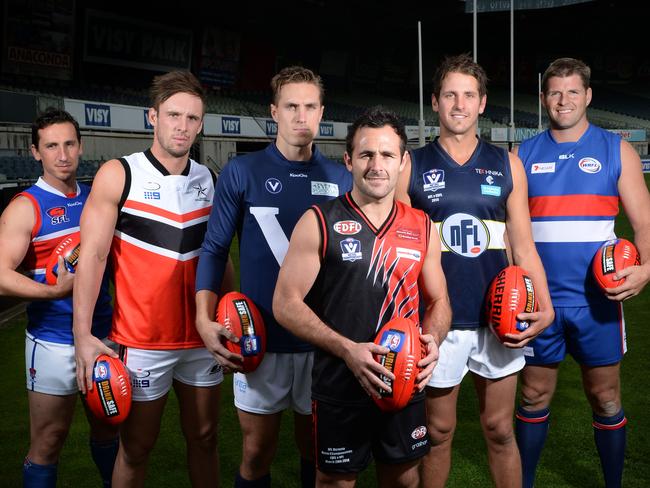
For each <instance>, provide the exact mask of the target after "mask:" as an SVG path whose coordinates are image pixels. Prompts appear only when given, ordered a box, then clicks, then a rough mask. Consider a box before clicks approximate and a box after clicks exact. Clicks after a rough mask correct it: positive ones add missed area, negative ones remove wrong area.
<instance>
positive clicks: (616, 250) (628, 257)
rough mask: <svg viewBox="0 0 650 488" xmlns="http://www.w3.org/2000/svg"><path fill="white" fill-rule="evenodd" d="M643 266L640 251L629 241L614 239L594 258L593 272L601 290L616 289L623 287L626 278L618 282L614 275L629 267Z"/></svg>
mask: <svg viewBox="0 0 650 488" xmlns="http://www.w3.org/2000/svg"><path fill="white" fill-rule="evenodd" d="M639 264H641V260H640V257H639V251H637V249H636V247H635V246H634V244H632V243H631V242H630V241H628V240H627V239H612V240H611V241H607V242H605V243H604V244H603V245H602V246H600V248H599V249H598V251H597V252H596V255H595V256H594V261H593V264H592V271H593V273H594V278H595V279H596V283H598V285H599V286H600V287H601V288H603V289H604V288H614V287H616V286H619V285H622V284H623V282H624V281H625V278H623V279H622V280H617V279H615V278H614V275H616V273H617V272H618V271H621V270H623V269H625V268H627V267H628V266H638V265H639Z"/></svg>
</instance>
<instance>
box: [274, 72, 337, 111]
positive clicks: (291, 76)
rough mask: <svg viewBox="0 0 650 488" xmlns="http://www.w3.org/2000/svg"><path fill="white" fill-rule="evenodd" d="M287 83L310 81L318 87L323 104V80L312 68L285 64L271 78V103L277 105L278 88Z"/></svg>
mask: <svg viewBox="0 0 650 488" xmlns="http://www.w3.org/2000/svg"><path fill="white" fill-rule="evenodd" d="M289 83H311V84H312V85H315V86H316V88H318V92H319V94H320V95H319V96H320V103H321V105H322V104H323V98H324V97H325V88H324V87H323V80H322V79H321V77H320V76H318V75H317V74H316V73H314V72H313V71H312V70H310V69H307V68H303V67H302V66H287V67H286V68H282V69H281V70H280V71H279V72H278V74H276V75H275V76H274V77H273V78H271V92H272V93H273V105H277V103H278V99H279V98H280V90H281V89H282V87H283V86H284V85H287V84H289Z"/></svg>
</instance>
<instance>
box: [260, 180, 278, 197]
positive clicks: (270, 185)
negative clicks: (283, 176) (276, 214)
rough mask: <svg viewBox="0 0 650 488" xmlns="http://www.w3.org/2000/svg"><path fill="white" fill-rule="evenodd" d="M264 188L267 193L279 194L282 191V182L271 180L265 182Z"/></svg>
mask: <svg viewBox="0 0 650 488" xmlns="http://www.w3.org/2000/svg"><path fill="white" fill-rule="evenodd" d="M264 188H266V191H268V192H269V193H272V194H274V195H275V194H277V193H280V192H281V191H282V182H281V181H280V180H278V179H277V178H269V179H268V180H266V181H265V182H264Z"/></svg>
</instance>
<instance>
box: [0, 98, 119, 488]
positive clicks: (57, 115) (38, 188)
mask: <svg viewBox="0 0 650 488" xmlns="http://www.w3.org/2000/svg"><path fill="white" fill-rule="evenodd" d="M81 152H82V150H81V133H80V131H79V125H78V124H77V121H76V120H75V119H74V118H73V117H72V116H71V115H70V114H68V113H67V112H65V111H62V110H57V109H48V110H47V111H46V112H44V113H43V114H41V115H40V116H39V117H38V118H37V119H36V120H35V121H34V124H33V125H32V154H33V156H34V158H35V159H36V160H37V161H40V162H41V164H42V165H43V175H42V176H41V177H40V178H39V179H38V181H37V182H36V184H35V185H34V186H32V187H30V188H28V189H27V190H25V191H23V192H21V193H19V194H18V195H17V196H16V197H15V198H14V199H13V200H12V201H11V203H10V204H9V205H8V206H7V208H6V209H5V211H4V212H3V214H2V217H1V223H0V294H2V295H11V296H16V297H20V298H23V299H26V300H32V302H31V303H30V304H29V305H28V306H27V319H28V320H27V331H26V339H25V362H26V365H25V366H26V373H27V374H26V376H27V397H28V401H29V415H30V446H29V451H28V453H27V456H26V457H25V462H24V465H23V483H24V486H25V487H28V488H29V487H34V486H38V487H54V486H56V479H57V468H58V460H59V455H60V453H61V449H62V448H63V443H64V442H65V439H66V437H67V435H68V431H69V429H70V425H71V423H72V417H73V413H74V407H75V405H76V403H77V387H76V379H75V378H76V376H75V358H74V345H73V344H74V341H73V335H72V297H71V296H70V294H71V293H72V283H73V279H74V274H72V273H69V272H68V271H67V270H66V268H65V266H63V264H62V263H63V259H62V258H59V263H58V264H59V266H58V270H59V272H58V278H57V282H56V284H54V285H48V284H46V282H45V267H46V264H47V262H48V261H49V258H50V255H51V254H52V252H53V250H54V249H55V248H56V246H57V245H58V244H59V242H60V241H61V240H63V239H64V238H65V237H66V236H69V235H71V234H73V233H75V232H78V231H79V217H80V215H81V209H82V208H83V205H84V204H85V202H86V199H87V198H88V194H89V192H90V188H89V187H87V186H86V185H81V184H78V183H77V179H76V173H77V168H78V166H79V157H80V156H81ZM19 268H22V269H24V270H25V271H26V272H27V274H26V275H23V274H22V273H20V272H19V271H18V269H19ZM111 314H112V310H111V305H110V296H109V295H108V287H107V282H106V280H105V279H104V281H103V285H102V288H101V291H100V294H99V299H98V301H97V306H96V307H95V313H94V317H93V329H92V332H93V334H94V335H95V336H96V337H98V338H100V339H103V338H105V337H106V336H107V335H108V330H109V328H110V325H111ZM87 417H88V422H89V423H90V450H91V454H92V457H93V460H94V461H95V464H96V465H97V467H98V469H99V472H100V475H101V477H102V480H103V486H110V484H111V474H112V472H113V463H114V462H115V455H116V454H117V448H118V439H117V429H116V428H115V427H112V426H109V425H107V424H104V423H102V422H101V421H100V420H99V419H96V418H94V417H93V416H92V414H90V413H89V412H88V413H87Z"/></svg>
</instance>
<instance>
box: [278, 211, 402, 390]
mask: <svg viewBox="0 0 650 488" xmlns="http://www.w3.org/2000/svg"><path fill="white" fill-rule="evenodd" d="M319 235H320V234H319V230H318V221H317V219H316V215H315V214H314V212H313V211H311V210H309V211H307V213H305V214H304V215H303V216H302V217H301V219H300V220H299V221H298V223H297V224H296V227H295V228H294V230H293V234H292V235H291V241H290V243H289V250H288V251H287V255H286V257H285V258H284V262H283V263H282V267H281V268H280V275H279V276H278V281H277V284H276V286H275V293H274V295H273V314H274V315H275V318H276V320H277V321H278V322H279V323H280V324H282V325H283V326H284V327H285V328H286V329H288V330H289V331H290V332H292V333H293V334H294V335H295V336H297V337H300V338H301V339H303V340H305V341H307V342H311V343H312V344H314V345H315V346H317V347H319V348H320V349H322V350H324V351H327V352H329V353H330V354H333V355H335V356H338V357H340V358H341V359H343V360H344V361H345V363H346V364H347V366H348V368H350V370H351V371H352V373H354V376H355V377H356V378H357V380H358V381H359V383H360V384H361V386H362V387H363V389H364V390H365V391H366V393H368V395H372V396H375V397H377V398H379V393H378V391H377V390H378V389H379V388H383V389H389V388H388V387H387V385H385V384H384V383H383V382H382V381H381V380H380V379H379V377H378V375H379V374H384V375H386V376H387V377H389V378H391V379H394V375H393V374H392V373H390V372H389V371H388V370H387V369H386V368H384V367H383V366H381V365H380V364H379V363H378V362H377V361H375V360H374V358H373V354H386V353H388V348H386V347H381V346H378V345H376V344H374V343H372V342H366V343H356V342H354V341H352V340H350V339H348V338H346V337H344V336H342V335H341V334H338V333H337V332H335V331H334V330H332V329H331V328H330V327H328V326H327V325H326V324H325V323H324V322H323V321H321V320H320V318H318V316H317V315H316V314H315V313H314V311H313V310H312V309H311V308H309V307H308V306H307V304H306V303H305V301H304V299H305V296H306V295H307V293H308V292H309V290H310V289H311V287H312V285H313V284H314V281H315V280H316V277H317V276H318V272H319V270H320V258H319V247H320V242H319V241H320V239H319Z"/></svg>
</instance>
